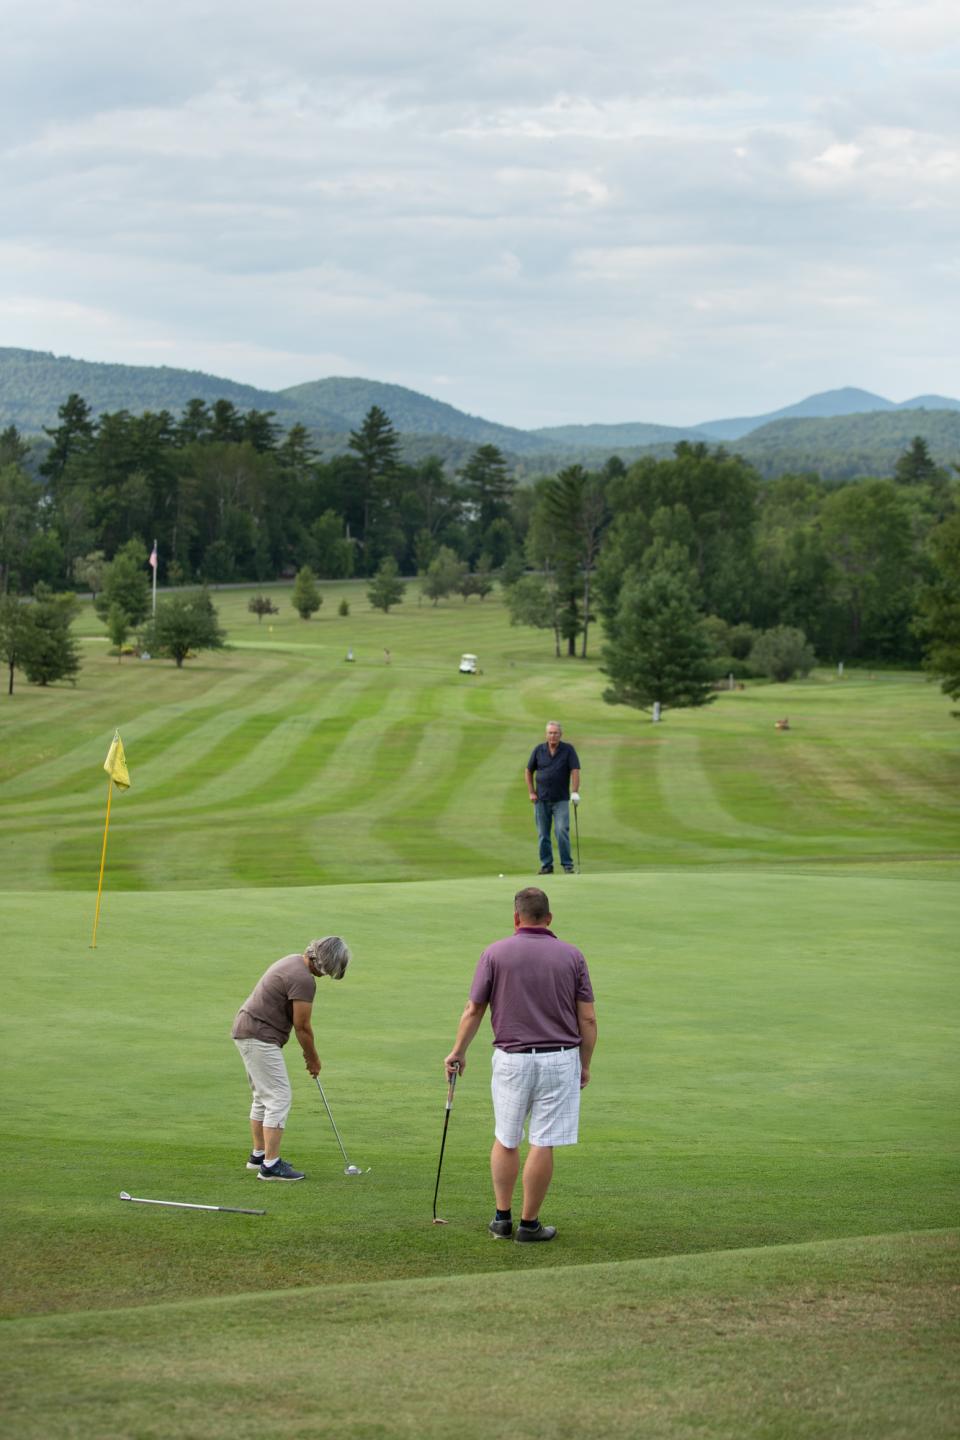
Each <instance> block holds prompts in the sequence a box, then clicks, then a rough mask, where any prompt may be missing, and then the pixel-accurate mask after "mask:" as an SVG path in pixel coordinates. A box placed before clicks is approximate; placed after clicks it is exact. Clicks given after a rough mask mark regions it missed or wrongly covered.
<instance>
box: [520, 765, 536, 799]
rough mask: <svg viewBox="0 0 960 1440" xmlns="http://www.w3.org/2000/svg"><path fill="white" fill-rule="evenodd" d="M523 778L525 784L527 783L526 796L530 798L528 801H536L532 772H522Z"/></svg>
mask: <svg viewBox="0 0 960 1440" xmlns="http://www.w3.org/2000/svg"><path fill="white" fill-rule="evenodd" d="M523 778H524V779H525V780H526V782H527V794H528V795H529V796H530V799H531V800H536V798H537V792H536V790H535V789H534V788H533V771H532V770H524V772H523Z"/></svg>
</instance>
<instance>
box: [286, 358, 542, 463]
mask: <svg viewBox="0 0 960 1440" xmlns="http://www.w3.org/2000/svg"><path fill="white" fill-rule="evenodd" d="M278 394H279V395H281V396H283V398H284V400H285V401H287V402H288V403H290V404H292V405H293V406H294V407H295V408H296V410H297V413H298V415H299V416H300V418H301V420H302V421H303V423H304V424H305V425H310V424H317V425H325V426H330V425H331V420H332V417H335V418H336V419H337V420H338V421H339V424H337V425H336V426H335V427H334V428H336V429H339V430H347V431H349V430H355V429H356V428H357V426H358V425H360V424H361V423H362V422H363V417H364V416H365V415H366V413H367V411H368V410H369V409H370V406H371V405H379V407H380V409H381V410H383V411H385V412H386V414H387V415H389V416H390V419H391V420H392V421H393V424H394V425H395V427H396V428H397V429H398V430H400V431H402V432H403V433H404V434H413V435H449V436H450V437H451V439H454V440H469V441H470V442H471V444H472V445H474V446H477V445H498V446H499V447H500V449H501V450H511V451H513V452H514V454H523V453H525V452H526V451H530V450H540V449H546V448H548V447H547V446H546V445H545V444H544V443H543V442H542V441H541V440H540V439H539V438H538V437H537V435H536V433H535V432H533V431H529V430H516V429H514V428H513V427H512V426H510V425H497V424H496V423H495V422H494V421H492V420H483V419H481V418H480V417H479V416H477V415H468V414H466V413H465V412H464V411H463V410H457V409H455V408H454V406H453V405H447V404H446V403H445V402H444V401H443V400H433V399H431V398H430V396H429V395H422V394H421V393H420V391H419V390H408V389H407V387H406V386H405V385H387V384H385V383H384V382H382V381H379V380H360V379H354V378H348V377H342V376H332V377H331V378H330V379H327V380H311V381H309V382H308V383H307V384H305V385H291V386H290V387H289V388H288V389H286V390H281V391H279V392H278ZM551 448H556V447H555V446H554V447H551Z"/></svg>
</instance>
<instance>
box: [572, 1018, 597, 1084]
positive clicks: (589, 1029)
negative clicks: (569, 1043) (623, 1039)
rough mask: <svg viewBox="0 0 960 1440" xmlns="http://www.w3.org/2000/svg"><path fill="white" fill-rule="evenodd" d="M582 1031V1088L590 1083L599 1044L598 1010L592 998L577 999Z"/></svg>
mask: <svg viewBox="0 0 960 1440" xmlns="http://www.w3.org/2000/svg"><path fill="white" fill-rule="evenodd" d="M577 1027H578V1029H579V1031H580V1088H581V1089H583V1087H584V1085H589V1083H590V1061H591V1060H592V1059H593V1052H594V1050H595V1049H596V1046H597V1011H596V1007H595V1005H594V1003H593V1001H592V1000H578V1001H577Z"/></svg>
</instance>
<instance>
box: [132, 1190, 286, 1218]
mask: <svg viewBox="0 0 960 1440" xmlns="http://www.w3.org/2000/svg"><path fill="white" fill-rule="evenodd" d="M120 1199H121V1200H132V1201H133V1203H134V1204H135V1205H169V1206H171V1207H172V1208H173V1209H174V1210H220V1211H223V1212H224V1213H225V1214H229V1215H266V1213H267V1212H266V1210H244V1209H241V1207H240V1206H238V1205H193V1204H190V1203H189V1202H188V1201H186V1200H148V1199H147V1198H146V1197H145V1196H143V1195H128V1194H127V1192H126V1191H125V1190H124V1191H122V1192H121V1195H120Z"/></svg>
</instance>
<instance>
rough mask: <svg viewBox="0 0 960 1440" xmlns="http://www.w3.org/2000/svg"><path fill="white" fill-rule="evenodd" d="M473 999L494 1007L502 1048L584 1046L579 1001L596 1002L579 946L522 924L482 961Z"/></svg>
mask: <svg viewBox="0 0 960 1440" xmlns="http://www.w3.org/2000/svg"><path fill="white" fill-rule="evenodd" d="M470 999H471V1000H472V1001H473V1002H474V1003H475V1004H477V1005H489V1006H490V1023H491V1024H492V1026H493V1043H494V1045H495V1046H496V1047H497V1049H498V1050H525V1049H527V1048H528V1047H529V1046H531V1045H579V1044H580V1027H579V1025H578V1023H577V1001H578V1000H587V1001H592V1000H593V988H592V986H591V984H590V974H589V972H588V970H587V962H586V960H585V959H584V958H583V956H582V955H581V953H580V951H579V950H578V949H577V947H576V946H575V945H567V944H566V943H565V942H564V941H563V940H558V939H557V937H556V935H554V933H553V931H552V930H547V929H546V928H545V927H544V926H539V925H538V926H526V925H524V926H522V927H521V928H520V929H519V930H515V931H514V933H513V934H512V935H508V936H507V938H506V939H505V940H495V941H494V943H493V944H492V945H488V946H487V948H486V950H484V952H483V954H482V955H481V956H480V959H479V961H478V962H477V969H476V973H475V974H474V977H473V985H472V986H471V987H470Z"/></svg>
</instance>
